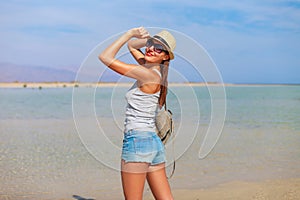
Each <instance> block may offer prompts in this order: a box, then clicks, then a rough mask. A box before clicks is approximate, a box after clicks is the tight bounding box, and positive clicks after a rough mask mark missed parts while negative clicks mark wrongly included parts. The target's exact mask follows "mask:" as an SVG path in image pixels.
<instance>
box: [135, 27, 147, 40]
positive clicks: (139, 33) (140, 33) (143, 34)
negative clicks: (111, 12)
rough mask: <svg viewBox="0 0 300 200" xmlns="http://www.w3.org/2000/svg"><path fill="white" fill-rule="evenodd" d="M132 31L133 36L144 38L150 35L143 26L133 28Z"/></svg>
mask: <svg viewBox="0 0 300 200" xmlns="http://www.w3.org/2000/svg"><path fill="white" fill-rule="evenodd" d="M132 33H133V37H136V38H139V39H145V38H149V37H150V34H149V32H148V31H147V30H146V29H145V28H144V27H139V28H133V29H132Z"/></svg>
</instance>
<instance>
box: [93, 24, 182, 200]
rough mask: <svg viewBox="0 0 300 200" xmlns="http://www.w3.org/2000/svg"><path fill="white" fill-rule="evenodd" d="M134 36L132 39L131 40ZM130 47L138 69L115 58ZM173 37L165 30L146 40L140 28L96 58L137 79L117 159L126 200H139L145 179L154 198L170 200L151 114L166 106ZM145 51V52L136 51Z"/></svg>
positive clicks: (129, 97) (129, 98)
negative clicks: (120, 154)
mask: <svg viewBox="0 0 300 200" xmlns="http://www.w3.org/2000/svg"><path fill="white" fill-rule="evenodd" d="M132 38H136V39H134V40H131V39H132ZM127 42H128V48H129V50H130V52H131V54H132V56H133V57H134V58H135V60H136V61H137V62H138V65H134V64H127V63H124V62H121V61H120V60H118V59H116V58H115V57H116V54H117V53H118V51H119V50H120V48H121V47H122V46H123V45H124V44H126V43H127ZM175 45H176V42H175V38H174V37H173V36H172V35H171V34H170V33H169V32H167V31H162V32H160V33H158V34H156V35H155V36H153V37H150V35H149V33H148V31H147V30H146V29H144V28H143V27H140V28H133V29H130V30H128V31H127V32H126V33H125V34H123V35H122V36H121V37H120V38H119V39H117V40H116V41H115V42H114V43H112V44H111V45H110V46H109V47H107V48H106V49H105V50H104V51H103V52H102V53H101V54H100V55H99V59H100V60H101V61H102V62H103V63H104V64H105V65H107V66H108V67H109V68H111V69H112V70H114V71H116V72H117V73H119V74H121V75H124V76H127V77H131V78H134V79H136V82H135V84H134V85H133V86H132V87H131V88H130V89H129V91H128V92H127V94H126V99H127V107H126V113H125V114H126V119H125V123H124V124H125V130H124V140H123V149H122V161H121V176H122V185H123V192H124V196H125V199H127V200H131V199H135V200H136V199H142V198H143V190H144V184H145V180H147V182H148V184H149V186H150V188H151V191H152V193H153V195H154V197H155V199H162V200H169V199H173V197H172V194H171V189H170V186H169V183H168V180H167V176H166V172H165V162H166V156H165V150H164V145H163V144H162V142H161V140H160V138H159V137H158V136H157V134H156V127H155V114H156V112H157V109H158V107H159V108H161V107H162V106H163V105H164V104H165V100H166V94H167V76H168V67H169V61H170V60H171V59H173V58H174V54H173V50H174V48H175ZM142 47H146V49H145V53H143V52H142V51H141V50H140V48H142Z"/></svg>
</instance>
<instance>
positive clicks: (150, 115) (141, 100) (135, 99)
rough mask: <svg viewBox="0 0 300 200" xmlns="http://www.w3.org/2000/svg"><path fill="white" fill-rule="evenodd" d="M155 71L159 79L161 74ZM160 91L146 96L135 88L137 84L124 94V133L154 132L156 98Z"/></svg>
mask: <svg viewBox="0 0 300 200" xmlns="http://www.w3.org/2000/svg"><path fill="white" fill-rule="evenodd" d="M153 70H154V71H156V72H157V73H158V74H159V75H160V77H161V74H160V72H159V71H158V70H157V69H153ZM159 93H160V91H158V92H156V93H154V94H148V93H145V92H143V91H141V90H140V89H139V88H138V87H137V82H135V83H134V84H133V86H132V87H131V88H130V89H129V90H128V92H127V93H126V96H125V97H126V100H127V106H126V112H125V116H126V118H125V122H124V126H125V130H124V131H125V132H127V131H129V130H132V129H134V130H140V131H152V132H155V131H156V126H155V115H156V112H157V108H158V98H159Z"/></svg>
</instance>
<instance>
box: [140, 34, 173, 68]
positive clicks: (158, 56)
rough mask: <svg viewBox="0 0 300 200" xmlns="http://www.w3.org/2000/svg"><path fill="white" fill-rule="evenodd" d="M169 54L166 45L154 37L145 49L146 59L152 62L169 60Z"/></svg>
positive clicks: (149, 40)
mask: <svg viewBox="0 0 300 200" xmlns="http://www.w3.org/2000/svg"><path fill="white" fill-rule="evenodd" d="M168 59H169V55H168V53H167V52H166V50H165V48H164V46H163V45H162V44H161V43H160V42H158V41H156V40H153V39H148V41H147V43H146V50H145V60H146V61H147V62H150V63H162V61H163V60H168Z"/></svg>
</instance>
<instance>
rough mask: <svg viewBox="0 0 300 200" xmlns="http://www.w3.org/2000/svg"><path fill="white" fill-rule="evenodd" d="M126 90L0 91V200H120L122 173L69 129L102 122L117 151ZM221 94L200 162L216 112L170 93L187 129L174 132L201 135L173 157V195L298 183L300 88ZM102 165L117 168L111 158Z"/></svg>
mask: <svg viewBox="0 0 300 200" xmlns="http://www.w3.org/2000/svg"><path fill="white" fill-rule="evenodd" d="M127 89H128V87H123V86H122V87H101V88H96V89H95V88H80V87H79V88H74V91H75V94H74V91H73V88H42V89H31V88H19V89H3V88H2V89H0V97H1V101H0V108H1V112H0V136H1V141H0V199H5V198H7V199H72V195H79V196H83V197H85V198H90V197H93V198H97V199H120V198H121V197H122V192H121V184H120V179H119V172H118V170H116V169H112V168H111V167H110V166H107V163H105V162H107V161H105V162H104V163H103V162H101V161H99V159H98V158H95V156H93V155H91V154H90V153H89V151H88V150H87V148H86V146H84V145H83V143H82V140H81V139H82V137H85V136H84V133H83V132H84V131H82V130H81V133H80V134H78V129H76V127H75V123H76V120H77V121H78V119H82V120H87V121H88V120H89V119H90V118H96V119H98V121H100V122H101V123H100V126H101V128H102V130H103V131H104V132H105V134H106V135H107V137H108V138H109V139H111V141H112V143H111V144H112V145H115V146H120V145H121V141H122V126H123V120H124V114H123V113H124V109H125V106H126V102H125V99H124V95H125V93H126V91H127ZM225 95H226V98H225V99H224V98H223V97H222V96H221V97H220V96H219V97H217V98H219V99H218V100H219V101H222V102H225V104H224V105H226V118H225V120H224V121H223V122H222V123H224V127H223V129H222V134H221V136H220V138H219V141H218V143H217V145H216V146H215V148H214V149H213V151H212V152H211V153H210V154H209V155H208V156H207V157H206V158H205V159H198V152H199V148H200V144H201V142H202V139H203V135H204V133H205V131H207V129H208V124H209V122H210V120H211V119H212V117H213V116H212V109H214V112H218V111H219V110H218V107H216V108H212V104H213V101H212V99H211V94H210V93H209V90H208V89H207V88H206V87H192V88H190V87H183V86H178V87H176V86H171V87H170V92H169V95H168V108H170V109H172V111H173V114H174V118H175V121H176V122H178V123H179V124H180V123H181V122H182V121H187V123H188V127H190V128H185V127H186V125H185V126H184V125H183V128H182V127H181V129H180V127H179V125H178V124H177V128H178V129H177V130H179V129H180V130H181V131H182V132H183V133H182V134H184V133H187V135H188V132H190V131H194V130H193V128H191V127H194V126H195V125H196V126H197V127H198V128H199V130H198V132H199V134H197V135H196V136H195V138H194V139H193V141H192V143H191V145H190V146H188V147H186V148H183V149H185V152H183V154H182V155H181V156H180V157H178V160H177V169H176V172H175V176H174V178H172V179H171V180H170V183H171V185H172V187H174V188H201V187H209V186H213V185H215V184H219V183H222V182H226V181H231V180H260V179H270V178H288V177H297V176H298V177H299V174H300V167H299V166H300V86H293V85H291V86H289V85H286V86H275V85H274V86H272V85H268V86H227V87H225ZM90 107H91V108H90ZM74 112H75V113H74ZM220 112H223V111H222V110H221V111H220ZM221 114H222V113H221ZM74 116H75V117H76V118H77V119H76V120H75V121H74V119H73V117H74ZM88 131H89V127H88V125H87V126H86V132H87V134H88ZM101 145H103V144H99V147H100V148H101ZM176 145H177V146H176ZM176 145H175V148H177V147H178V148H177V149H180V142H178V141H177V142H176ZM102 147H104V146H102ZM105 156H106V157H111V158H114V159H116V160H118V159H119V157H118V156H119V155H110V152H109V151H108V152H107V155H105ZM114 159H111V160H114ZM108 160H109V159H108ZM108 162H109V161H108ZM112 162H113V161H112ZM145 192H149V190H146V191H145Z"/></svg>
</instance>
